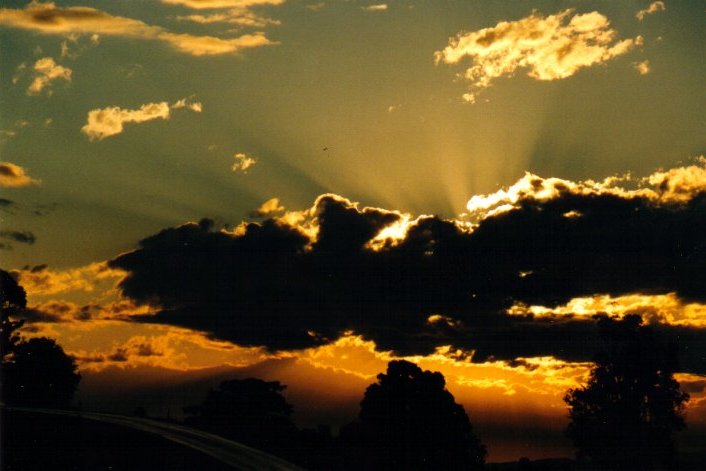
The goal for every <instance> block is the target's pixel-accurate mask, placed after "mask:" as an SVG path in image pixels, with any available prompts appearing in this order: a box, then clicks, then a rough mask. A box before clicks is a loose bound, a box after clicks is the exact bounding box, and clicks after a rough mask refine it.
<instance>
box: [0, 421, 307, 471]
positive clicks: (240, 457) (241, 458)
mask: <svg viewBox="0 0 706 471" xmlns="http://www.w3.org/2000/svg"><path fill="white" fill-rule="evenodd" d="M8 409H11V410H16V411H24V412H33V413H41V414H53V415H64V416H71V417H80V418H82V419H88V420H95V421H98V422H105V423H110V424H115V425H120V426H123V427H129V428H132V429H135V430H140V431H143V432H148V433H153V434H155V435H159V436H160V437H162V438H165V439H167V440H171V441H173V442H176V443H179V444H181V445H184V446H187V447H189V448H192V449H194V450H197V451H200V452H202V453H205V454H207V455H209V456H211V457H213V458H215V459H217V460H219V461H221V462H223V463H225V464H227V465H229V466H232V467H233V468H234V469H238V470H242V471H304V470H303V469H302V468H299V467H297V466H295V465H293V464H291V463H288V462H286V461H285V460H283V459H281V458H277V457H276V456H272V455H270V454H268V453H265V452H263V451H260V450H256V449H254V448H250V447H249V446H245V445H243V444H241V443H237V442H234V441H231V440H228V439H225V438H223V437H219V436H217V435H213V434H211V433H208V432H203V431H201V430H196V429H192V428H189V427H183V426H181V425H176V424H171V423H167V422H159V421H156V420H150V419H143V418H140V417H128V416H122V415H114V414H103V413H98V412H78V411H68V410H57V409H34V408H26V407H8Z"/></svg>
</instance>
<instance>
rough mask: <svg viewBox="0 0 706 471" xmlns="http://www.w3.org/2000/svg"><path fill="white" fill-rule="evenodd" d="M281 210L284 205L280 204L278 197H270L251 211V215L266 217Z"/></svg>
mask: <svg viewBox="0 0 706 471" xmlns="http://www.w3.org/2000/svg"><path fill="white" fill-rule="evenodd" d="M283 211H284V206H282V205H280V202H279V198H270V199H268V200H267V201H265V202H264V203H262V204H261V205H260V207H259V208H257V209H256V210H255V211H253V215H254V216H257V217H267V216H272V215H274V214H278V213H281V212H283Z"/></svg>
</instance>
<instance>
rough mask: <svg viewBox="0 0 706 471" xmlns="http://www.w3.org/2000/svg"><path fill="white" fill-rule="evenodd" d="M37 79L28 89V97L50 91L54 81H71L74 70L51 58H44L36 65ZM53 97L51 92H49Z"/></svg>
mask: <svg viewBox="0 0 706 471" xmlns="http://www.w3.org/2000/svg"><path fill="white" fill-rule="evenodd" d="M34 71H35V73H36V77H35V78H34V80H33V81H32V83H31V84H30V85H29V88H28V89H27V94H28V95H39V94H40V93H41V92H42V90H45V89H48V87H49V86H50V84H51V82H52V81H54V80H59V79H63V80H66V81H67V82H70V81H71V74H72V70H71V69H69V68H68V67H63V66H61V65H59V64H57V63H56V62H55V61H54V59H52V58H51V57H43V58H41V59H39V60H38V61H37V62H35V63H34ZM48 93H49V94H50V95H51V93H52V92H51V90H48Z"/></svg>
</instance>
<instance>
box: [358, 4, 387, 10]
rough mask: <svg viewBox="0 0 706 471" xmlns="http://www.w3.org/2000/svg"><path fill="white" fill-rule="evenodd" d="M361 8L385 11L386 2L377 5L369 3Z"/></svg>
mask: <svg viewBox="0 0 706 471" xmlns="http://www.w3.org/2000/svg"><path fill="white" fill-rule="evenodd" d="M362 8H363V10H367V11H385V10H387V4H386V3H380V4H378V5H369V6H367V7H362Z"/></svg>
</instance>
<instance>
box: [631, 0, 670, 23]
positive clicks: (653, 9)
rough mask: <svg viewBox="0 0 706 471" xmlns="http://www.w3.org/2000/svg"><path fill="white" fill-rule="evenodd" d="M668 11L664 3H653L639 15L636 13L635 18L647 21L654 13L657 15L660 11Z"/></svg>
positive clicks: (639, 12)
mask: <svg viewBox="0 0 706 471" xmlns="http://www.w3.org/2000/svg"><path fill="white" fill-rule="evenodd" d="M666 9H667V6H666V5H665V4H664V2H661V1H657V2H652V3H650V6H648V7H647V8H645V9H644V10H640V11H638V12H637V13H635V17H636V18H637V19H638V20H640V21H642V20H644V19H645V17H646V16H647V15H651V14H653V13H657V12H658V11H664V10H666Z"/></svg>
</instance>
